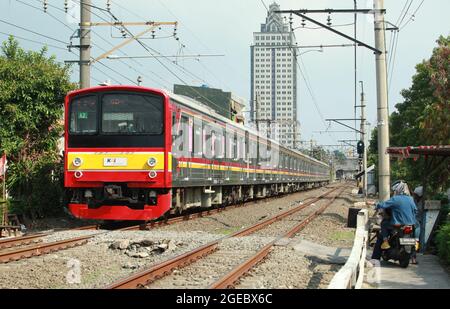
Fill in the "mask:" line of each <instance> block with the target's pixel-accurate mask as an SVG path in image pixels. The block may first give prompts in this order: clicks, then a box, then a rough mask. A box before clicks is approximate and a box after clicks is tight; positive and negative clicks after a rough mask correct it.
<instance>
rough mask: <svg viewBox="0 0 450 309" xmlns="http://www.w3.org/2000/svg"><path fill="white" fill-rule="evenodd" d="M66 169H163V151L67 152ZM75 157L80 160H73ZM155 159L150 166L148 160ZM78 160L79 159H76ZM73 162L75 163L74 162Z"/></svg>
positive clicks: (170, 165)
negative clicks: (153, 164)
mask: <svg viewBox="0 0 450 309" xmlns="http://www.w3.org/2000/svg"><path fill="white" fill-rule="evenodd" d="M67 156H68V157H67V159H68V162H67V163H68V170H70V171H77V170H82V171H89V170H92V171H93V170H95V171H101V170H106V171H142V170H145V171H148V170H164V153H163V152H98V153H97V152H69V153H68V154H67ZM76 158H79V159H81V164H80V165H79V166H75V164H77V165H78V163H80V162H74V160H75V159H76ZM150 158H155V159H156V165H155V166H153V167H150V166H149V165H148V160H149V159H150ZM168 159H169V162H168V170H169V171H172V155H171V154H169V158H168ZM78 161H79V160H78ZM74 163H75V164H74Z"/></svg>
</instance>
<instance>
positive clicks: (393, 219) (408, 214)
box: [372, 181, 417, 260]
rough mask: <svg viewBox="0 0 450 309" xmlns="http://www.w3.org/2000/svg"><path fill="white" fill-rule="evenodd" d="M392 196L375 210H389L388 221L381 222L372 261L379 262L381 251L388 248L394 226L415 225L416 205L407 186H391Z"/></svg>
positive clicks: (401, 183)
mask: <svg viewBox="0 0 450 309" xmlns="http://www.w3.org/2000/svg"><path fill="white" fill-rule="evenodd" d="M392 190H393V191H394V196H393V197H392V198H391V199H389V200H387V201H385V202H382V203H378V204H377V206H376V209H377V210H380V209H383V210H390V211H391V216H390V218H389V219H384V220H383V221H382V222H381V232H380V234H379V236H378V239H377V242H376V244H375V247H374V249H373V254H372V259H377V260H379V259H380V258H381V251H382V250H387V249H389V248H390V245H389V241H388V238H389V235H390V233H391V231H392V229H393V226H394V225H415V223H416V212H417V208H416V204H415V203H414V200H413V198H412V197H411V196H410V191H409V188H408V185H407V184H406V182H404V181H398V182H395V183H394V184H393V186H392Z"/></svg>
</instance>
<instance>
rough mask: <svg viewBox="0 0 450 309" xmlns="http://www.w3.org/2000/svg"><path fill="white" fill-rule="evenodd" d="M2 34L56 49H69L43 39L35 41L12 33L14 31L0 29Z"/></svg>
mask: <svg viewBox="0 0 450 309" xmlns="http://www.w3.org/2000/svg"><path fill="white" fill-rule="evenodd" d="M0 34H3V35H5V36H12V37H13V38H16V39H19V40H23V41H27V42H31V43H35V44H39V45H42V46H48V47H52V48H55V49H59V50H64V51H67V48H65V47H60V46H56V45H53V44H49V43H44V42H42V41H35V40H32V39H28V38H25V37H22V36H19V35H15V34H12V33H7V32H3V31H0Z"/></svg>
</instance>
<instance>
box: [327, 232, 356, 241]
mask: <svg viewBox="0 0 450 309" xmlns="http://www.w3.org/2000/svg"><path fill="white" fill-rule="evenodd" d="M330 238H331V239H332V240H353V239H354V238H355V232H354V231H338V232H334V233H332V234H331V235H330Z"/></svg>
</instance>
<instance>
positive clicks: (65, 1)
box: [64, 0, 69, 14]
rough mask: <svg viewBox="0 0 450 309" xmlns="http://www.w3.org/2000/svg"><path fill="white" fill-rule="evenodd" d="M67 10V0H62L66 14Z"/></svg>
mask: <svg viewBox="0 0 450 309" xmlns="http://www.w3.org/2000/svg"><path fill="white" fill-rule="evenodd" d="M68 10H69V3H68V0H64V12H65V13H66V14H67V11H68Z"/></svg>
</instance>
